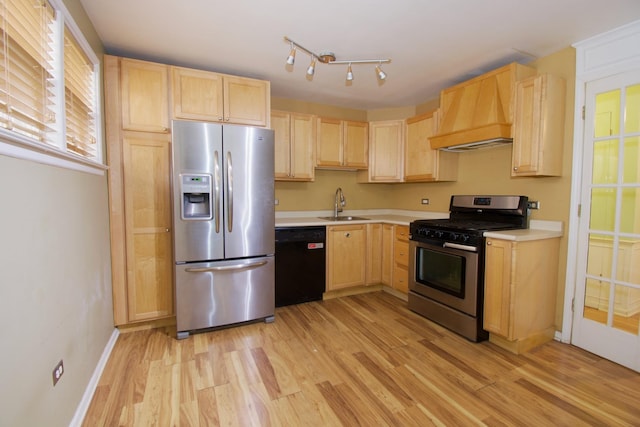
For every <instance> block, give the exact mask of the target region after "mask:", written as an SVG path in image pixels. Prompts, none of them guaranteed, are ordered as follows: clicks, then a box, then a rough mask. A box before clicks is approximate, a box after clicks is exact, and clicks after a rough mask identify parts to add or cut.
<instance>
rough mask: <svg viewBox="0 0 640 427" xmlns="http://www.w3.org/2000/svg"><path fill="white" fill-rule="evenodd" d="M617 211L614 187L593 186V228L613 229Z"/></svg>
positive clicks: (591, 221) (591, 226)
mask: <svg viewBox="0 0 640 427" xmlns="http://www.w3.org/2000/svg"><path fill="white" fill-rule="evenodd" d="M615 212H616V190H615V189H614V188H593V189H592V190H591V220H590V223H589V228H591V229H592V230H602V231H613V227H614V223H615Z"/></svg>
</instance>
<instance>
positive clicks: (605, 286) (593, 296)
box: [582, 279, 609, 325]
mask: <svg viewBox="0 0 640 427" xmlns="http://www.w3.org/2000/svg"><path fill="white" fill-rule="evenodd" d="M584 295H585V297H584V311H583V313H582V316H583V317H584V318H586V319H591V320H593V321H595V322H599V323H602V324H605V325H606V324H607V316H608V313H609V283H608V282H602V281H600V280H595V279H587V280H586V284H585V293H584Z"/></svg>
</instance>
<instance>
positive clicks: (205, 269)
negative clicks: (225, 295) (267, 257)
mask: <svg viewBox="0 0 640 427" xmlns="http://www.w3.org/2000/svg"><path fill="white" fill-rule="evenodd" d="M266 264H267V261H258V262H253V263H251V264H234V265H224V266H221V267H202V268H186V269H185V271H186V272H188V273H208V272H216V271H229V270H248V269H250V268H256V267H261V266H263V265H266Z"/></svg>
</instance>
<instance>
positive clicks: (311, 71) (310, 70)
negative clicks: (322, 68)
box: [307, 56, 316, 76]
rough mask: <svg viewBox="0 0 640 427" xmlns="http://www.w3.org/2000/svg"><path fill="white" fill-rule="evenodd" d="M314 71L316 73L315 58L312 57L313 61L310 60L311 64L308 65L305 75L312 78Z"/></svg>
mask: <svg viewBox="0 0 640 427" xmlns="http://www.w3.org/2000/svg"><path fill="white" fill-rule="evenodd" d="M315 71H316V58H315V56H314V57H313V59H312V60H311V64H310V65H309V68H307V74H308V75H310V76H313V73H315Z"/></svg>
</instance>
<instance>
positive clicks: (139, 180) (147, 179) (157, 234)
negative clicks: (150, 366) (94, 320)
mask: <svg viewBox="0 0 640 427" xmlns="http://www.w3.org/2000/svg"><path fill="white" fill-rule="evenodd" d="M122 160H123V174H124V199H125V200H124V204H125V217H126V220H125V223H126V236H125V242H126V243H125V245H126V252H127V309H128V320H129V321H130V322H134V321H140V320H150V319H157V318H161V317H166V316H170V315H172V314H173V256H172V242H171V233H170V231H171V225H172V221H171V200H170V198H171V196H170V194H171V190H170V161H171V148H170V143H169V139H168V136H161V135H158V136H155V137H154V136H151V137H149V136H148V135H139V134H136V135H130V134H127V135H125V136H124V140H123V159H122Z"/></svg>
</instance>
